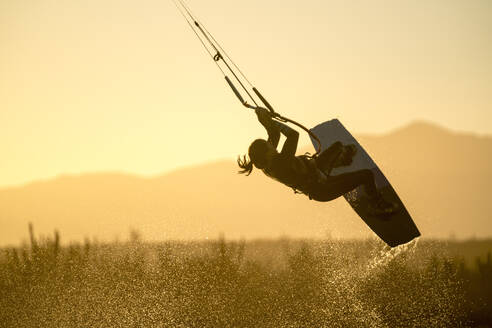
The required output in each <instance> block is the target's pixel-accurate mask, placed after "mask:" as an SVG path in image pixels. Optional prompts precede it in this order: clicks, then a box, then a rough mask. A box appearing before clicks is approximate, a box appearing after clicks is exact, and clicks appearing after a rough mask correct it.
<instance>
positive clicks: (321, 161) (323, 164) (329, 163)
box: [315, 141, 343, 175]
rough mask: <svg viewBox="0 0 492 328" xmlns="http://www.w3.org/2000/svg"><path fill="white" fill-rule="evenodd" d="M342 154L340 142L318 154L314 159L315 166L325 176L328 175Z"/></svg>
mask: <svg viewBox="0 0 492 328" xmlns="http://www.w3.org/2000/svg"><path fill="white" fill-rule="evenodd" d="M342 152H343V145H342V143H341V142H340V141H337V142H335V143H333V144H332V145H331V146H330V147H328V148H327V149H326V150H324V151H323V152H322V153H321V154H319V155H318V157H316V159H315V161H316V166H317V167H318V168H319V169H320V170H321V171H323V172H324V173H325V174H326V175H330V172H331V170H332V169H333V167H334V166H335V162H336V161H337V160H338V158H339V157H340V155H341V154H342Z"/></svg>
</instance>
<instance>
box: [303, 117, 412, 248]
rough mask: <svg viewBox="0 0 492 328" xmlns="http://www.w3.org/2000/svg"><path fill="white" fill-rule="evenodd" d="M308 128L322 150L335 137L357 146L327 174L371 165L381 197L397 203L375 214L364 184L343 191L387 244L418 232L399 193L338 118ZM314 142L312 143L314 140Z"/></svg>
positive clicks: (395, 242)
mask: <svg viewBox="0 0 492 328" xmlns="http://www.w3.org/2000/svg"><path fill="white" fill-rule="evenodd" d="M311 131H312V132H313V133H314V134H315V135H316V136H317V137H318V138H319V139H320V141H321V145H322V148H321V150H322V151H323V150H325V149H326V148H328V147H329V146H330V145H331V144H333V143H334V142H336V141H340V142H342V143H343V144H344V145H347V144H354V145H355V146H356V147H357V153H356V155H355V156H354V158H353V162H352V164H350V165H349V166H344V167H338V168H334V169H333V170H332V171H331V174H330V175H338V174H342V173H348V172H353V171H357V170H361V169H370V170H371V171H372V172H373V173H374V178H375V181H376V186H377V188H378V190H379V191H380V192H381V193H382V194H383V197H384V199H386V200H388V201H391V202H395V203H398V204H399V205H400V210H399V211H398V212H397V213H395V214H393V215H391V216H389V217H377V216H373V215H371V214H370V213H369V212H368V203H367V201H366V200H365V199H366V197H364V196H366V193H365V191H364V188H363V187H357V188H356V189H354V190H353V191H351V192H348V193H346V194H345V195H344V198H345V199H346V200H347V202H348V203H349V204H350V206H351V207H352V208H353V209H354V210H355V211H356V212H357V214H358V215H359V216H360V217H361V218H362V220H364V222H365V223H366V224H367V225H368V226H369V228H371V230H372V231H374V233H376V235H378V236H379V238H381V239H382V240H383V241H384V242H386V243H387V244H388V245H389V246H391V247H395V246H398V245H401V244H406V243H408V242H410V241H411V240H413V239H414V238H416V237H418V236H420V232H419V230H418V228H417V226H416V225H415V223H414V222H413V220H412V218H411V216H410V214H409V213H408V211H407V209H406V208H405V206H404V205H403V203H402V201H401V200H400V198H399V197H398V195H397V193H396V191H395V190H394V189H393V187H392V186H391V184H390V183H389V181H388V180H387V179H386V177H385V176H384V174H383V172H381V170H380V169H379V168H378V166H377V165H376V163H375V162H374V161H373V160H372V159H371V157H370V156H369V155H368V154H367V152H366V151H365V150H364V148H362V146H361V145H360V144H359V143H358V142H357V140H356V139H355V138H354V137H353V136H352V135H351V134H350V132H348V131H347V129H345V127H344V126H343V125H342V123H340V121H338V120H337V119H333V120H330V121H327V122H324V123H321V124H319V125H317V126H316V127H314V128H312V129H311ZM311 141H313V144H314V143H315V142H314V140H311Z"/></svg>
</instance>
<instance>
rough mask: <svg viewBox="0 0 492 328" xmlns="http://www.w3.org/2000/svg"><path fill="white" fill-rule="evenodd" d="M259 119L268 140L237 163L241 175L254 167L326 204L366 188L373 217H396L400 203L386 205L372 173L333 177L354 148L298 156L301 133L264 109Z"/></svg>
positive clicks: (253, 146)
mask: <svg viewBox="0 0 492 328" xmlns="http://www.w3.org/2000/svg"><path fill="white" fill-rule="evenodd" d="M255 112H256V115H257V116H258V120H259V121H260V123H261V124H262V125H263V126H264V127H265V129H266V130H267V133H268V140H264V139H256V140H255V141H253V142H252V143H251V145H250V146H249V149H248V155H249V158H250V159H249V160H248V159H247V158H246V156H244V157H243V158H242V159H241V157H239V158H238V160H237V162H238V165H239V167H240V168H241V169H242V170H241V171H240V172H239V173H245V174H246V175H249V174H250V173H251V172H252V170H253V165H254V166H255V167H256V168H258V169H260V170H262V171H263V173H265V174H266V175H267V176H269V177H271V178H273V179H275V180H277V181H279V182H281V183H283V184H284V185H287V186H289V187H291V188H293V189H294V191H295V192H298V193H303V194H306V195H307V196H309V198H310V199H313V200H316V201H320V202H327V201H330V200H333V199H335V198H338V197H340V196H342V195H343V194H345V193H347V192H349V191H351V190H353V189H355V188H357V187H358V186H361V185H363V186H364V190H365V192H366V194H367V195H368V197H369V203H370V204H371V209H370V210H371V212H372V214H374V215H383V214H388V215H389V214H393V213H395V212H396V211H397V210H398V206H397V204H394V203H391V202H387V201H386V200H385V199H384V198H383V197H382V195H381V194H380V193H379V192H378V190H377V187H376V184H375V182H374V175H373V173H372V171H371V170H368V169H364V170H359V171H355V172H350V173H344V174H339V175H334V176H331V175H330V172H331V170H332V169H333V168H335V167H338V166H343V165H350V163H351V162H352V157H353V156H354V155H355V152H356V148H355V146H354V145H342V143H341V142H335V143H334V144H332V145H331V146H330V147H329V148H328V149H326V150H325V151H323V152H322V153H321V154H319V156H317V157H315V158H310V157H309V156H305V155H303V156H296V155H295V154H296V150H297V142H298V139H299V133H298V132H297V131H296V130H294V129H292V128H290V127H289V126H287V125H285V124H283V123H281V122H278V121H275V120H272V116H271V113H270V112H269V111H268V110H266V109H264V108H261V107H259V108H256V109H255ZM280 133H282V134H283V135H285V137H286V138H287V139H286V140H285V142H284V145H283V147H282V150H281V151H280V152H278V151H277V146H278V143H279V140H280Z"/></svg>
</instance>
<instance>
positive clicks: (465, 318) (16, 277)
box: [0, 227, 492, 327]
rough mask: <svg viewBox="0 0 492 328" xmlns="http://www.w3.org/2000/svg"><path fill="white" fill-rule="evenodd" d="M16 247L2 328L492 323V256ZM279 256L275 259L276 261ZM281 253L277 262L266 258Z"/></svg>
mask: <svg viewBox="0 0 492 328" xmlns="http://www.w3.org/2000/svg"><path fill="white" fill-rule="evenodd" d="M29 231H30V244H29V245H27V244H26V245H22V246H21V247H18V248H9V249H4V250H3V252H2V255H1V257H0V326H1V327H460V326H479V325H490V324H491V323H492V320H491V317H490V313H491V312H492V311H491V309H492V307H491V301H492V300H491V295H492V292H491V286H492V263H491V258H490V253H489V254H488V257H486V258H485V259H483V258H477V259H476V260H475V266H474V267H470V266H469V265H465V261H464V259H459V258H454V257H453V256H451V255H449V252H447V251H446V249H445V248H446V244H445V243H437V242H430V241H429V242H425V241H420V242H419V244H418V245H413V246H412V247H409V248H408V249H406V250H404V251H401V252H400V253H394V254H392V253H391V252H392V250H391V251H389V250H387V249H385V248H384V246H383V245H382V244H381V243H380V242H378V241H375V240H368V241H358V242H356V241H345V242H342V241H330V240H328V241H309V240H307V241H296V240H288V239H283V240H272V241H252V242H249V243H248V244H247V243H245V242H234V241H226V240H225V239H224V238H219V239H218V240H215V241H209V242H189V243H185V242H165V243H146V242H142V241H141V240H140V238H139V237H138V234H137V233H132V234H131V238H130V240H129V241H127V242H114V243H90V242H88V241H86V242H85V243H83V244H72V245H69V246H61V244H60V236H59V234H58V233H55V235H54V236H53V237H51V238H39V239H37V238H36V237H35V235H34V232H33V228H32V227H30V230H29ZM265 250H267V251H268V252H266V251H265ZM267 253H268V254H269V255H268V256H267V255H266V254H267Z"/></svg>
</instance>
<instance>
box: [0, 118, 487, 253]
mask: <svg viewBox="0 0 492 328" xmlns="http://www.w3.org/2000/svg"><path fill="white" fill-rule="evenodd" d="M357 138H358V140H359V142H360V143H361V144H362V145H363V146H364V148H365V149H366V150H367V151H368V153H369V154H371V156H372V157H373V159H374V160H375V161H376V163H378V165H379V167H380V168H381V169H382V171H383V172H384V173H385V175H386V177H387V178H388V179H389V180H390V182H391V183H392V185H393V187H394V188H395V190H396V191H397V192H398V194H399V195H400V198H401V199H402V200H403V201H404V203H405V205H406V207H407V208H408V210H409V212H410V214H411V215H412V217H413V218H414V221H415V222H416V224H417V226H418V227H419V229H420V231H421V233H422V235H423V237H427V238H447V237H450V236H451V237H455V238H470V237H476V238H485V237H492V220H491V219H492V215H491V213H492V201H491V198H490V195H489V194H488V192H487V190H488V189H489V188H490V186H491V184H492V173H491V171H490V164H491V163H492V137H491V136H478V135H474V134H470V133H465V132H456V131H450V130H447V129H445V128H442V127H440V126H437V125H434V124H430V123H427V122H414V123H412V124H410V125H407V126H405V127H403V128H400V129H397V130H395V131H393V132H391V133H388V134H385V135H358V136H357ZM237 171H238V167H237V165H236V163H235V161H234V160H232V159H231V160H223V161H217V162H213V163H205V164H202V165H198V166H193V167H187V168H182V169H179V170H176V171H173V172H171V173H167V174H164V175H161V176H155V177H152V178H145V177H141V176H137V175H131V174H123V173H107V172H104V173H87V174H81V175H64V176H59V177H57V178H54V179H52V180H46V181H37V182H32V183H30V184H27V185H24V186H19V187H9V188H3V189H0V227H1V229H0V245H2V246H3V245H13V244H18V243H19V242H20V241H21V240H22V239H27V226H28V223H29V222H32V223H33V225H34V227H35V230H36V232H37V233H40V234H44V235H46V234H48V233H52V231H53V230H54V229H57V230H59V231H60V233H61V236H62V238H63V240H64V241H65V242H67V241H71V240H79V241H80V240H82V239H84V238H95V239H98V240H114V239H120V238H125V239H126V236H127V235H128V232H129V231H130V230H131V229H134V230H137V231H139V232H140V233H141V235H142V237H143V238H145V239H148V240H169V239H207V238H216V237H217V236H219V235H220V234H224V235H225V237H226V238H245V239H253V238H278V237H282V236H289V237H294V238H327V237H329V238H364V237H368V236H372V233H371V231H370V230H369V229H368V228H367V227H366V226H365V224H364V223H363V222H362V221H361V220H360V219H359V217H358V216H357V215H356V214H355V212H353V211H352V209H351V208H350V207H349V206H348V205H347V204H346V202H345V201H344V200H343V198H339V199H337V200H335V201H332V202H328V203H318V202H314V201H310V200H309V199H308V198H307V197H306V196H304V195H296V194H294V193H293V191H292V190H291V189H289V188H287V187H285V186H283V185H281V184H280V183H278V182H276V181H273V180H271V179H269V178H267V177H265V176H264V175H263V174H262V173H261V172H259V171H258V170H253V173H252V174H251V175H250V176H248V177H246V176H243V175H239V174H237Z"/></svg>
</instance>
